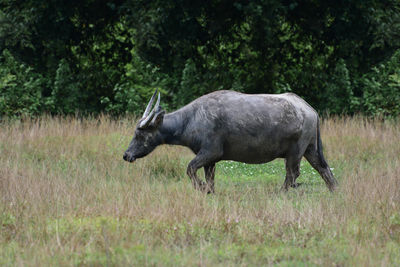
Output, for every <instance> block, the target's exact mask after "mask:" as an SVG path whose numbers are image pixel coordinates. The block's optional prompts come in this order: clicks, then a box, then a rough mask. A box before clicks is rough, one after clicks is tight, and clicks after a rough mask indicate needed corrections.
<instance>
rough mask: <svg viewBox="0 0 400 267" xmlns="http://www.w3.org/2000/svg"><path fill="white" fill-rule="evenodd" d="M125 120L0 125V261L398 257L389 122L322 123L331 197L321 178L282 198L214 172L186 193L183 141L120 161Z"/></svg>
mask: <svg viewBox="0 0 400 267" xmlns="http://www.w3.org/2000/svg"><path fill="white" fill-rule="evenodd" d="M134 125H135V124H134V122H133V121H132V119H128V118H126V119H122V120H112V119H110V118H109V117H107V116H102V117H99V118H96V119H75V118H50V117H43V118H40V119H37V120H31V121H30V120H27V121H24V122H9V123H3V124H1V126H0V227H1V233H0V264H1V265H24V266H25V265H28V266H29V265H30V266H38V265H127V264H129V265H161V266H165V265H185V266H186V265H201V266H207V265H208V266H210V265H212V266H214V265H229V266H231V265H245V266H247V265H269V264H282V265H299V264H300V265H301V264H304V265H309V264H315V265H328V266H332V265H335V266H336V265H346V266H347V265H364V266H376V265H384V266H385V265H393V266H396V265H398V264H400V253H399V251H400V159H399V155H400V131H399V130H400V127H399V126H398V125H397V124H395V123H392V122H385V121H381V120H368V119H366V118H363V117H356V118H331V119H327V120H324V121H323V123H322V138H323V143H324V152H325V155H326V157H327V159H328V161H329V163H330V165H331V167H333V168H334V172H335V174H336V175H337V176H338V180H339V183H340V187H339V189H338V191H337V192H335V193H334V194H330V193H329V192H328V191H327V189H326V188H325V186H324V185H323V184H322V182H321V183H317V184H316V185H313V186H307V185H306V186H304V187H303V188H301V187H300V188H299V189H297V190H291V191H290V192H289V193H287V194H285V193H281V192H280V191H279V186H277V185H276V183H268V181H267V182H265V183H264V182H263V183H261V184H260V185H258V186H248V184H246V182H243V183H240V184H233V183H232V184H230V183H229V180H230V177H227V175H225V174H224V173H223V172H221V171H219V170H218V169H217V175H216V183H217V184H216V191H217V192H216V194H215V195H204V194H202V193H200V192H197V191H195V190H193V189H192V187H191V183H190V182H189V180H188V178H187V177H186V175H185V169H186V164H187V163H188V162H189V160H190V159H191V157H192V154H191V152H189V151H188V150H187V149H185V148H181V147H171V146H163V147H160V148H158V149H157V150H156V151H155V152H153V153H152V154H151V155H149V156H148V157H146V158H144V159H141V160H138V161H136V162H135V163H134V164H128V163H126V162H124V161H123V160H122V154H123V151H124V149H125V148H126V147H127V145H128V143H129V141H130V139H131V137H132V134H133V131H134ZM270 164H274V163H270ZM218 167H219V165H217V168H218ZM243 168H245V166H244V167H243ZM219 180H220V181H227V182H226V183H218V181H219ZM282 183H283V178H282Z"/></svg>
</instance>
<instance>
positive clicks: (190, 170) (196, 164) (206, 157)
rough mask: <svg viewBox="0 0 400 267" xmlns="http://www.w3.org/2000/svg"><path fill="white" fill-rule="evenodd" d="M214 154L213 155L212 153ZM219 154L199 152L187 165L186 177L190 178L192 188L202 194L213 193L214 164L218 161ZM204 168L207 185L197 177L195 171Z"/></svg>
mask: <svg viewBox="0 0 400 267" xmlns="http://www.w3.org/2000/svg"><path fill="white" fill-rule="evenodd" d="M213 152H215V153H213ZM219 157H220V153H218V152H216V151H215V150H214V151H207V152H205V153H202V152H200V153H199V154H197V156H196V157H195V158H194V159H193V160H192V161H191V162H190V163H189V165H188V167H187V175H188V176H189V177H190V179H191V181H192V184H193V187H194V188H195V189H197V190H200V191H203V192H208V193H211V192H214V174H215V162H216V161H217V160H218V159H219ZM202 167H204V172H205V177H206V180H207V183H204V182H203V181H201V180H200V179H199V177H198V176H197V170H198V169H200V168H202Z"/></svg>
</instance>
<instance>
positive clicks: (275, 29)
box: [0, 0, 400, 117]
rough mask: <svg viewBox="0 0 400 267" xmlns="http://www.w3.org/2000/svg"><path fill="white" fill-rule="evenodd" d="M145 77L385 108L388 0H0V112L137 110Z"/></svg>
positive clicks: (149, 84) (388, 105) (179, 86)
mask: <svg viewBox="0 0 400 267" xmlns="http://www.w3.org/2000/svg"><path fill="white" fill-rule="evenodd" d="M155 88H159V89H160V90H161V92H162V105H163V107H164V108H166V109H167V110H173V109H175V108H178V107H180V106H182V105H184V104H186V103H188V102H190V101H191V100H193V99H195V98H197V97H198V96H200V95H203V94H205V93H208V92H211V91H215V90H220V89H233V90H236V91H241V92H246V93H282V92H288V91H290V92H294V93H296V94H298V95H300V96H301V97H303V98H304V99H305V100H306V101H308V102H309V103H310V104H311V105H312V106H314V107H315V108H316V109H317V110H318V111H319V112H321V113H324V114H326V113H329V114H350V115H351V114H355V113H363V114H365V115H368V116H387V117H397V116H398V115H399V114H400V1H398V0H379V1H378V0H347V1H346V0H335V1H333V0H304V1H293V0H286V1H278V0H264V1H263V0H253V1H240V0H233V1H231V0H229V1H228V0H213V1H206V0H190V1H188V0H163V1H149V0H131V1H129V0H125V1H124V0H120V1H105V0H79V1H77V0H48V1H34V0H26V1H18V0H0V116H1V117H4V116H7V117H20V116H37V115H40V114H43V113H50V114H65V115H67V114H83V115H85V114H96V113H99V112H107V113H111V114H113V115H123V114H126V113H134V114H140V113H142V111H143V109H144V106H145V105H146V104H147V101H148V99H149V97H150V96H151V94H152V93H153V91H154V89H155Z"/></svg>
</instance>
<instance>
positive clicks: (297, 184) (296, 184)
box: [290, 183, 303, 188]
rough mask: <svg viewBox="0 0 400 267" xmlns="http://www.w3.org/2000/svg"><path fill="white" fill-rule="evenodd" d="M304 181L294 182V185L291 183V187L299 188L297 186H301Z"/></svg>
mask: <svg viewBox="0 0 400 267" xmlns="http://www.w3.org/2000/svg"><path fill="white" fill-rule="evenodd" d="M302 184H303V183H294V184H292V185H290V187H292V188H297V187H299V186H300V185H302Z"/></svg>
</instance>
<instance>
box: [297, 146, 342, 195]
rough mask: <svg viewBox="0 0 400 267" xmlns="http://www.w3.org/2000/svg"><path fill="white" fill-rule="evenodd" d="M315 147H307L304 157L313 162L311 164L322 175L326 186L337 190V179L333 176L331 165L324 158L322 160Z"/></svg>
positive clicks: (331, 189)
mask: <svg viewBox="0 0 400 267" xmlns="http://www.w3.org/2000/svg"><path fill="white" fill-rule="evenodd" d="M313 148H314V147H310V148H309V149H307V150H306V153H305V154H304V157H305V158H306V159H307V161H308V162H309V163H310V164H311V166H312V167H313V168H314V169H315V170H317V172H318V173H319V174H320V175H321V177H322V179H323V180H324V182H325V184H326V186H327V187H328V188H329V190H330V191H331V192H332V191H334V190H335V188H336V186H337V181H336V179H335V177H334V176H333V174H332V172H331V169H330V168H329V165H328V164H327V163H326V162H325V161H324V160H321V158H320V157H319V155H318V151H317V150H316V149H313Z"/></svg>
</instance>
